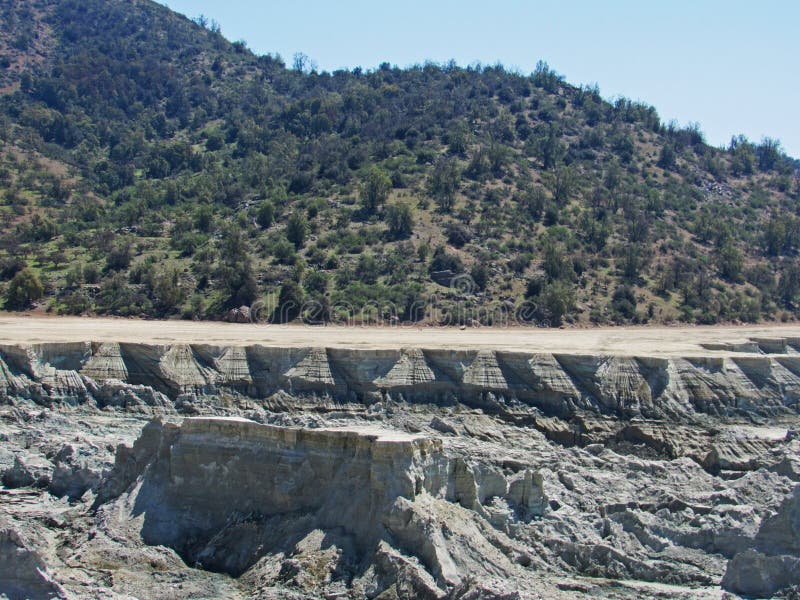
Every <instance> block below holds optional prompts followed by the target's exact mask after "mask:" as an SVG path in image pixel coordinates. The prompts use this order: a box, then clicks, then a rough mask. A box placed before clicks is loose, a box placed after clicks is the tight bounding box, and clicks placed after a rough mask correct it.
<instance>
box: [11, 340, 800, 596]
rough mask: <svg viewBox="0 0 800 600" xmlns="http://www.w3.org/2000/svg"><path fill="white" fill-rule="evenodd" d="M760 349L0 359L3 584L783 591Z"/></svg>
mask: <svg viewBox="0 0 800 600" xmlns="http://www.w3.org/2000/svg"><path fill="white" fill-rule="evenodd" d="M762 342H764V343H762V344H761V345H759V343H757V342H754V345H752V346H747V347H742V348H736V349H732V348H726V349H724V350H725V351H726V353H725V354H724V355H718V354H716V350H713V349H712V350H709V353H708V354H707V355H700V356H686V357H647V356H636V357H631V356H621V355H612V356H606V355H597V356H591V355H574V354H546V353H539V354H526V353H522V352H496V351H487V350H480V351H478V350H475V351H469V350H463V351H462V350H453V351H444V350H426V349H419V348H413V349H402V350H401V349H398V350H342V349H326V348H273V347H266V346H224V347H222V346H211V345H164V346H158V345H145V344H129V343H103V344H92V343H85V344H39V345H28V346H2V347H0V475H2V483H3V487H2V488H0V503H2V506H3V508H4V519H5V520H4V521H3V523H2V529H3V532H5V533H3V532H0V534H2V536H0V537H2V539H0V553H3V552H5V553H7V554H9V556H10V555H11V554H13V556H14V557H15V560H16V561H17V562H8V561H6V562H7V564H17V565H18V567H19V568H15V569H13V570H12V569H10V568H9V567H4V566H3V565H2V564H0V594H2V593H6V594H10V595H13V594H23V595H24V594H25V593H28V594H29V595H30V594H39V595H40V597H48V595H49V596H53V597H57V596H62V597H101V596H106V597H125V596H126V595H133V596H139V597H142V596H145V597H174V598H204V597H208V598H212V597H221V596H224V597H230V598H272V597H275V598H286V597H290V598H291V597H296V598H322V597H325V598H330V597H351V598H377V597H380V598H491V597H496V598H516V597H521V598H529V597H530V598H533V597H540V596H546V597H555V598H558V597H565V598H566V597H570V598H571V597H580V596H582V595H587V596H592V597H598V596H599V597H614V598H625V597H630V598H635V597H641V596H642V595H645V596H647V595H653V594H656V593H657V594H660V595H662V596H665V597H685V598H691V597H703V596H704V595H707V594H709V593H717V594H718V593H720V592H713V590H719V586H720V585H721V584H722V585H724V586H725V587H726V588H727V589H730V590H732V591H735V592H737V593H755V594H763V595H767V594H773V593H778V592H781V593H783V592H785V591H786V590H787V589H790V588H791V586H793V585H797V584H798V582H797V580H796V577H795V574H796V566H797V562H796V561H797V560H798V556H800V550H798V548H797V547H796V544H794V542H793V540H794V537H793V536H794V533H792V532H794V529H796V525H797V523H795V521H796V520H797V519H796V517H797V508H796V506H797V500H796V498H797V495H796V494H797V492H794V494H795V495H794V496H792V494H793V490H794V489H795V488H797V486H798V484H799V483H800V459H798V456H800V445H799V444H800V440H799V439H798V437H797V434H796V427H797V424H798V422H799V421H800V418H798V398H799V397H800V362H798V361H800V359H798V357H797V355H795V354H794V353H793V352H792V348H793V347H792V346H791V345H790V344H783V345H781V344H778V343H775V341H774V340H769V343H768V344H767V343H766V341H762ZM739 350H742V351H741V352H740V351H739ZM792 498H794V499H792ZM792 528H794V529H792ZM3 536H4V537H3ZM793 544H794V545H793ZM778 545H779V546H780V548H778ZM754 573H762V574H763V577H761V579H754V575H753V574H754ZM723 577H724V578H723ZM597 578H599V579H597ZM608 578H610V579H613V580H615V583H613V584H612V583H610V582H609V581H608ZM664 583H669V584H671V585H673V586H677V587H673V588H668V589H666V588H657V587H648V586H651V585H652V586H656V585H660V584H664ZM3 586H5V587H3ZM8 590H11V591H10V592H9V591H8ZM20 590H22V591H21V592H20ZM25 590H28V592H25ZM670 590H671V591H670ZM42 594H43V595H42ZM87 595H88V596H87Z"/></svg>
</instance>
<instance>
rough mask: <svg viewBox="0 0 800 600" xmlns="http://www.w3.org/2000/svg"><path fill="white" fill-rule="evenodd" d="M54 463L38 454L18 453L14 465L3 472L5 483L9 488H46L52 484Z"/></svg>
mask: <svg viewBox="0 0 800 600" xmlns="http://www.w3.org/2000/svg"><path fill="white" fill-rule="evenodd" d="M52 474H53V464H52V463H51V462H50V461H49V460H47V459H46V458H44V457H43V456H40V455H38V454H34V453H26V454H24V455H22V454H18V455H16V456H15V457H14V464H13V466H12V467H11V468H10V469H8V470H6V471H5V472H4V473H3V485H4V486H6V487H9V488H20V487H28V486H35V487H39V488H46V487H47V486H48V485H50V479H51V477H52Z"/></svg>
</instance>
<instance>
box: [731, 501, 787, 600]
mask: <svg viewBox="0 0 800 600" xmlns="http://www.w3.org/2000/svg"><path fill="white" fill-rule="evenodd" d="M794 586H800V487H798V488H795V491H794V494H793V495H792V496H791V497H790V498H788V499H787V500H786V501H785V502H784V503H783V504H782V505H781V507H780V509H779V510H778V512H777V514H775V515H774V516H772V517H770V518H768V519H766V520H765V521H764V522H763V523H762V525H761V528H760V529H759V530H758V534H757V535H756V538H755V547H754V548H748V549H747V550H745V551H744V552H741V553H739V554H737V555H736V556H734V558H733V560H731V562H730V563H729V564H728V569H727V571H726V572H725V577H724V578H723V579H722V587H723V588H725V589H727V590H730V591H732V592H735V593H737V594H742V595H745V596H757V597H759V598H766V597H771V596H773V595H775V594H776V593H777V592H780V591H782V590H786V589H787V588H790V587H794Z"/></svg>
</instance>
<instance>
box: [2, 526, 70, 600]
mask: <svg viewBox="0 0 800 600" xmlns="http://www.w3.org/2000/svg"><path fill="white" fill-rule="evenodd" d="M0 595H1V596H4V597H7V598H9V599H11V600H16V599H18V598H19V599H23V598H31V599H39V598H42V599H45V598H66V597H67V595H66V592H65V591H64V589H63V588H62V587H61V586H60V585H58V583H56V582H55V581H53V579H52V577H51V575H50V574H49V572H48V568H47V565H46V564H45V562H44V561H43V560H42V557H41V555H40V554H39V552H37V550H36V549H35V548H34V547H33V545H32V544H30V543H29V542H28V541H27V540H25V539H24V538H23V537H22V536H21V535H20V534H19V533H18V532H17V531H16V530H15V529H14V528H13V526H12V525H11V523H10V522H8V521H6V520H3V519H0Z"/></svg>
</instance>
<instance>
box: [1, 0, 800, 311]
mask: <svg viewBox="0 0 800 600" xmlns="http://www.w3.org/2000/svg"><path fill="white" fill-rule="evenodd" d="M0 15H2V20H3V22H4V23H8V24H10V27H5V28H3V30H2V31H0V69H2V70H0V190H1V191H2V196H1V197H2V205H1V206H0V214H1V215H2V219H0V281H2V283H0V286H2V288H3V289H2V290H0V292H2V295H3V297H4V298H5V307H6V308H7V309H12V310H13V309H24V308H27V307H29V306H30V305H31V304H32V303H38V305H39V306H40V307H41V308H43V309H45V310H48V311H53V312H57V313H62V314H81V313H93V314H114V315H123V316H128V315H148V316H155V317H170V316H181V317H183V318H199V319H217V318H224V317H228V316H230V314H231V313H230V310H231V309H235V308H237V307H240V306H242V305H247V306H251V305H255V306H258V307H259V311H258V313H259V315H260V317H262V318H265V317H269V318H273V319H277V320H292V319H296V318H304V319H306V320H309V321H322V320H333V321H336V322H343V321H352V320H356V321H362V320H363V321H375V320H388V319H390V318H394V317H396V318H399V319H401V320H419V321H427V322H436V323H440V324H460V323H472V322H473V321H477V322H480V323H486V324H490V323H494V324H498V323H501V322H503V321H507V320H509V319H522V320H525V321H529V322H533V323H538V324H542V325H557V324H560V323H562V322H566V323H569V324H588V323H598V324H608V323H643V322H653V323H669V322H672V321H678V320H679V321H685V322H690V323H718V322H736V321H747V322H757V321H761V320H778V319H780V320H793V319H795V318H796V316H797V312H798V304H797V301H798V293H800V267H799V266H798V261H797V251H798V246H800V219H798V203H797V199H798V193H800V192H799V190H800V185H799V183H798V163H797V162H796V161H794V160H793V159H791V158H789V157H787V156H785V155H784V154H783V152H782V151H781V148H780V144H779V143H778V142H776V141H775V140H771V139H765V140H762V141H761V142H758V143H754V142H750V141H748V140H746V139H745V138H743V137H737V138H735V139H733V140H732V141H731V144H730V146H729V147H728V148H725V149H718V148H713V147H710V146H709V145H707V144H706V143H705V141H704V138H703V134H702V132H701V131H700V130H699V128H698V127H695V126H691V127H688V128H681V127H677V126H675V125H674V124H665V123H663V122H662V121H661V119H660V118H659V116H658V114H657V112H656V110H655V109H654V108H653V107H651V106H647V105H644V104H641V103H637V102H632V101H630V100H627V99H624V98H620V99H618V100H616V101H614V102H608V101H606V100H604V99H603V98H602V97H601V95H600V93H599V90H598V89H597V88H596V87H590V88H587V87H576V86H573V85H570V84H568V83H567V82H566V81H564V79H563V78H562V77H561V76H560V75H559V74H558V73H556V72H555V71H554V70H553V69H551V68H550V67H549V66H548V65H546V64H543V63H540V64H539V65H538V66H537V68H536V70H535V72H533V73H532V74H530V75H524V74H520V73H516V72H510V71H508V70H506V69H504V68H503V67H502V66H499V65H492V66H473V67H467V68H464V67H459V66H457V65H455V64H446V65H437V64H426V65H420V66H415V67H411V68H406V69H400V68H397V67H394V66H392V65H389V64H384V65H381V66H380V67H379V68H377V69H376V70H374V71H364V70H360V69H355V70H353V71H336V72H333V73H328V72H317V71H315V70H313V69H311V68H310V67H309V62H308V61H307V60H306V59H305V58H304V57H303V56H298V57H295V60H294V61H293V64H292V65H291V67H289V66H287V65H286V64H285V63H284V61H283V60H282V59H281V58H280V57H278V56H272V55H266V56H256V55H255V54H253V53H252V52H250V50H248V48H247V46H246V44H244V43H243V42H234V43H231V42H229V41H228V40H226V39H225V37H224V36H223V34H222V32H220V31H219V28H218V27H217V26H216V25H214V24H209V23H207V22H206V21H205V20H202V19H198V21H197V22H194V21H191V20H189V19H187V18H185V17H182V16H180V15H177V14H175V13H173V12H170V11H169V10H168V9H166V8H164V7H162V6H161V5H158V4H156V3H153V2H149V1H146V0H137V1H135V2H131V1H123V0H0ZM254 312H255V311H254ZM238 318H246V317H243V316H242V314H239V315H238Z"/></svg>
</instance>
